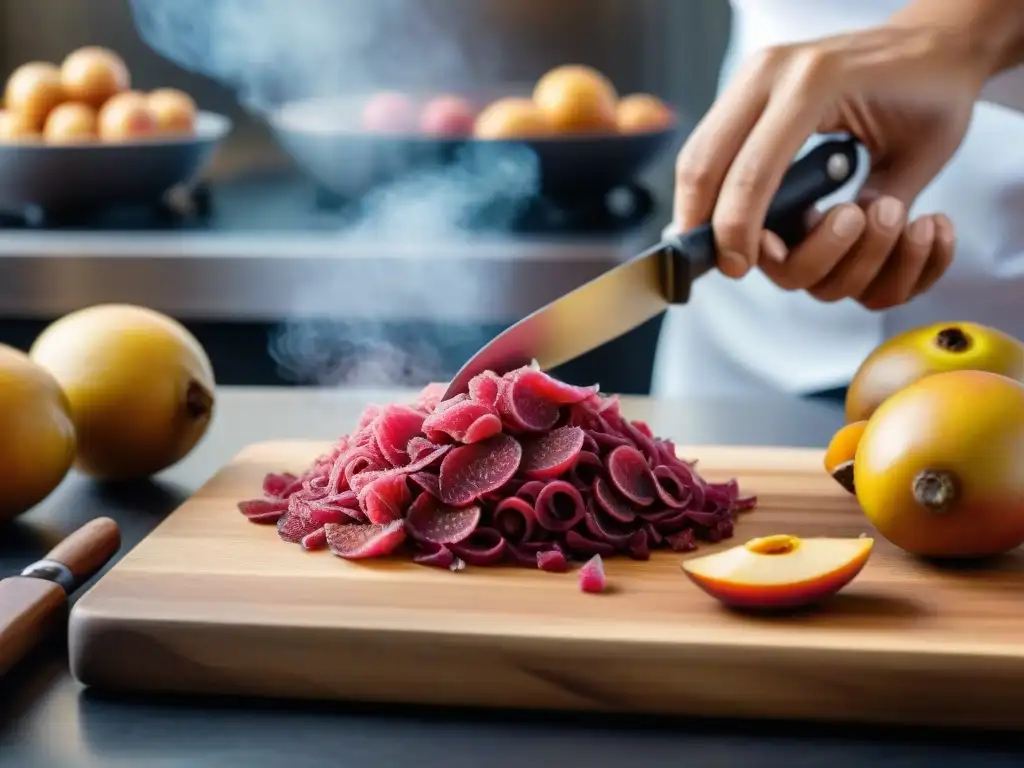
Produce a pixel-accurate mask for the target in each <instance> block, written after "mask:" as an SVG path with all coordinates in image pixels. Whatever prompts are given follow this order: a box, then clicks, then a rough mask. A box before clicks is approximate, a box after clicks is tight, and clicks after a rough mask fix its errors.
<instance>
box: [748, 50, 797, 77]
mask: <svg viewBox="0 0 1024 768" xmlns="http://www.w3.org/2000/svg"><path fill="white" fill-rule="evenodd" d="M791 52H792V47H791V46H788V45H769V46H765V47H764V48H761V49H759V50H757V51H756V52H754V53H753V54H752V55H751V56H750V57H748V58H747V61H746V64H745V66H746V69H747V70H749V71H751V72H757V73H763V74H770V73H773V72H776V71H778V70H779V69H780V68H781V67H783V66H785V63H786V60H787V59H788V58H789V56H790V54H791Z"/></svg>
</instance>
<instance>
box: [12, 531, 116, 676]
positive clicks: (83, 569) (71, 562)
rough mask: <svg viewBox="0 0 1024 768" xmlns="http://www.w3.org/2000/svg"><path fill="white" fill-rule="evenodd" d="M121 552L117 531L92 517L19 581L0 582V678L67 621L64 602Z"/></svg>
mask: <svg viewBox="0 0 1024 768" xmlns="http://www.w3.org/2000/svg"><path fill="white" fill-rule="evenodd" d="M120 546H121V531H120V529H119V528H118V527H117V523H115V522H114V521H113V520H111V519H110V518H109V517H98V518H96V519H95V520H92V521H90V522H88V523H86V524H85V525H83V526H82V527H81V528H79V529H78V530H77V531H75V532H74V533H72V534H71V535H70V536H68V537H67V538H66V539H64V540H63V541H62V542H61V543H60V544H58V545H57V546H56V547H54V548H53V549H52V550H51V551H50V553H49V554H48V555H47V556H46V557H44V558H43V559H42V560H40V561H38V562H36V563H33V564H32V565H30V566H28V567H27V568H25V569H24V570H23V571H22V572H21V574H20V575H18V576H10V577H8V578H6V579H4V580H3V581H0V676H2V675H4V674H5V673H6V672H7V671H8V670H9V669H10V668H11V667H13V666H14V665H15V664H17V663H18V662H19V661H20V660H21V659H22V658H23V657H24V656H26V655H27V654H28V653H29V652H30V651H32V650H33V649H34V648H36V647H37V646H38V645H39V644H40V643H42V642H43V640H44V639H45V638H46V636H47V635H48V634H49V633H50V632H52V631H53V630H55V629H57V627H59V626H60V624H61V623H62V622H63V621H65V620H66V619H67V605H68V596H69V595H70V594H71V593H72V592H74V591H75V590H76V589H78V587H80V586H81V585H82V584H83V583H85V582H86V581H88V580H89V579H90V578H91V577H92V576H93V575H94V574H95V573H96V572H97V571H99V570H100V568H102V567H103V566H104V565H106V563H107V561H108V560H110V558H111V557H113V555H114V553H115V552H117V550H118V548H119V547H120Z"/></svg>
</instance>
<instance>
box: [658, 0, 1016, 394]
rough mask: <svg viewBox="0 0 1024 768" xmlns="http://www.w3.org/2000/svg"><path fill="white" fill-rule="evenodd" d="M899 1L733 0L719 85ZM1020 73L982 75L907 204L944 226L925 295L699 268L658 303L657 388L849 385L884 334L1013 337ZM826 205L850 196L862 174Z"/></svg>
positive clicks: (874, 19)
mask: <svg viewBox="0 0 1024 768" xmlns="http://www.w3.org/2000/svg"><path fill="white" fill-rule="evenodd" d="M903 4H904V3H903V2H902V0H858V1H857V2H850V0H732V6H733V26H732V37H731V42H730V49H729V52H728V54H727V55H726V59H725V63H724V65H723V70H722V82H723V83H724V82H725V81H726V80H727V79H728V78H729V77H730V76H731V74H732V72H733V70H734V68H735V66H736V65H737V64H738V63H739V62H740V61H741V60H743V59H745V58H747V57H748V56H750V55H751V54H752V53H754V52H756V51H757V50H760V49H761V48H764V47H766V46H770V45H775V44H780V43H788V42H794V41H798V40H802V39H813V38H818V37H823V36H827V35H833V34H838V33H842V32H849V31H853V30H855V29H858V28H864V27H869V26H875V25H878V24H880V23H883V22H884V21H885V20H886V19H887V18H888V17H889V16H890V15H892V14H893V13H894V12H896V11H897V10H898V9H899V8H900V7H901V6H902V5H903ZM1017 110H1024V68H1020V69H1014V70H1010V71H1008V72H1005V73H1003V74H1001V75H1000V76H998V77H997V78H995V79H993V80H992V81H991V82H990V83H989V84H988V86H987V87H986V89H985V93H984V100H983V101H980V102H979V103H978V104H977V105H976V108H975V114H974V119H973V122H972V124H971V128H970V130H969V132H968V134H967V137H966V139H965V141H964V143H963V145H962V146H961V148H960V149H959V151H958V152H957V154H956V155H955V156H954V157H953V159H952V160H951V161H950V163H949V164H948V165H947V166H946V168H945V169H944V170H943V171H942V173H941V174H940V175H939V176H938V177H937V178H936V179H935V180H934V181H933V182H932V184H931V185H929V186H928V187H927V188H926V189H925V190H924V192H923V193H922V194H921V195H920V197H919V198H918V199H917V201H916V202H915V204H914V206H913V208H912V209H911V211H910V215H911V217H914V216H917V215H920V214H922V213H945V214H946V215H947V216H949V217H950V219H951V220H952V221H953V223H954V225H955V226H956V230H957V238H958V242H957V251H956V254H955V258H954V262H953V266H952V267H951V268H950V270H949V271H948V272H947V273H946V275H945V276H944V277H943V278H942V279H941V280H940V281H939V282H938V283H937V284H936V285H935V286H934V287H933V288H932V289H931V291H929V292H928V293H927V294H925V295H922V296H919V297H918V298H916V299H914V300H913V301H911V302H910V303H908V304H906V305H904V306H901V307H897V308H894V309H891V310H888V311H886V312H880V313H872V312H868V311H867V310H865V309H863V308H862V307H861V306H860V305H858V304H856V303H855V302H853V301H851V300H846V301H842V302H838V303H833V304H826V303H822V302H818V301H816V300H815V299H814V298H812V297H811V296H809V295H808V294H806V293H804V292H786V291H783V290H782V289H780V288H778V287H777V286H776V285H775V284H774V283H772V282H771V281H769V280H768V278H767V277H765V276H764V274H763V273H761V272H760V271H759V270H757V269H755V270H752V271H751V272H750V273H749V274H748V275H747V276H745V277H744V278H742V279H740V280H734V279H730V278H727V277H725V276H724V275H722V274H720V273H718V272H712V273H709V274H707V275H705V276H704V277H702V278H701V279H700V280H699V281H698V282H697V283H696V284H695V285H694V288H693V295H692V298H691V301H690V303H689V304H687V305H685V306H682V307H673V308H672V309H670V310H669V312H668V314H667V316H666V318H665V323H664V326H663V330H662V333H661V339H660V342H659V345H658V352H657V355H656V359H655V369H654V380H653V393H654V394H656V395H660V396H679V395H687V396H688V395H704V396H723V397H732V396H751V395H757V394H766V393H771V392H773V391H775V392H778V391H782V392H789V393H794V394H809V393H813V392H817V391H822V390H827V389H831V388H834V387H842V386H845V385H846V384H848V383H849V381H850V379H851V378H852V376H853V374H854V372H855V371H856V368H857V366H858V365H859V364H860V362H861V361H862V360H863V359H864V358H865V357H866V356H867V355H868V353H869V352H871V350H872V349H873V348H874V347H875V346H877V345H878V344H879V343H881V342H882V341H883V340H884V339H885V338H888V337H890V336H892V335H894V334H896V333H899V332H901V331H904V330H906V329H909V328H913V327H916V326H919V325H924V324H927V323H932V322H943V321H955V320H969V321H974V322H979V323H984V324H987V325H991V326H995V327H997V328H1000V329H1002V330H1003V331H1006V332H1007V333H1010V334H1013V335H1015V336H1017V337H1018V338H1024V114H1022V113H1021V112H1018V111H1017ZM866 171H867V169H866V168H862V170H861V172H860V173H859V176H858V178H857V179H855V181H854V182H852V183H851V184H850V185H848V187H847V188H844V190H842V191H841V192H839V193H837V194H836V195H834V196H832V197H831V198H830V199H829V200H827V201H825V203H826V204H829V205H831V204H834V203H836V202H839V201H840V200H844V199H849V198H850V197H852V195H853V194H854V191H855V190H856V188H857V187H859V185H860V184H861V183H862V181H863V178H864V176H865V175H866Z"/></svg>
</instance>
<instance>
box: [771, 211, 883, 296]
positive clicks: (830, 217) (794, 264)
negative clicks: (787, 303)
mask: <svg viewBox="0 0 1024 768" xmlns="http://www.w3.org/2000/svg"><path fill="white" fill-rule="evenodd" d="M866 222H867V217H866V216H865V215H864V211H862V210H861V209H860V208H859V207H858V206H856V205H854V204H853V203H843V204H841V205H837V206H836V207H835V208H833V209H832V210H830V211H829V212H828V213H826V214H825V217H824V218H823V219H822V220H821V222H820V223H819V224H818V226H817V227H815V228H814V229H813V230H812V231H811V232H810V233H809V234H808V235H807V237H805V238H804V239H803V240H802V241H801V242H800V243H799V244H798V245H797V246H796V247H795V248H793V250H792V251H790V253H789V255H788V256H786V258H785V260H784V261H782V262H781V263H780V262H778V261H769V260H767V259H765V260H762V261H761V262H760V265H759V266H760V268H761V271H762V272H764V273H765V275H767V276H768V278H769V279H770V280H771V281H772V282H773V283H775V284H776V285H778V286H779V287H780V288H782V289H784V290H787V291H798V290H803V289H806V288H810V287H811V286H813V285H815V284H817V283H818V282H820V281H821V280H822V278H824V277H825V275H827V274H828V273H829V272H831V271H832V269H833V268H834V267H835V265H836V264H837V263H838V262H839V261H840V260H841V259H842V258H843V257H844V256H845V255H846V253H847V252H848V251H849V250H850V248H852V247H854V246H855V245H856V244H857V241H858V240H859V239H860V236H861V234H862V233H863V232H864V227H865V225H866Z"/></svg>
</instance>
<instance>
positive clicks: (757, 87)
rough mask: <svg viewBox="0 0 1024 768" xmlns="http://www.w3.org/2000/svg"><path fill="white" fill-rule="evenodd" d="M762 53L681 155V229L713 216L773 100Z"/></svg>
mask: <svg viewBox="0 0 1024 768" xmlns="http://www.w3.org/2000/svg"><path fill="white" fill-rule="evenodd" d="M762 58H763V56H755V57H753V58H752V59H750V60H749V61H747V62H745V63H744V65H743V66H741V67H740V69H739V71H738V72H737V73H736V75H735V76H734V77H733V79H732V81H731V82H730V83H729V85H728V86H726V88H725V89H724V90H723V91H722V94H721V95H720V96H719V97H718V98H717V99H716V100H715V103H714V104H713V105H712V106H711V108H710V109H709V110H708V112H707V114H706V115H704V117H703V119H701V121H700V122H699V123H698V124H697V127H696V128H694V130H693V132H692V133H691V134H690V136H689V138H687V140H686V143H685V144H684V145H683V148H682V150H681V151H680V152H679V156H678V157H677V158H676V177H675V187H676V189H675V205H674V210H673V216H674V222H675V225H676V227H678V228H679V230H680V231H686V230H687V229H692V228H693V227H697V226H700V225H701V224H705V223H707V222H708V221H710V220H711V213H712V211H713V210H714V208H715V201H716V200H717V199H718V190H719V189H720V188H721V186H722V181H723V180H724V179H725V174H726V173H727V172H728V170H729V165H730V164H731V163H732V159H733V158H734V157H735V156H736V153H737V152H738V151H739V149H740V147H742V146H743V142H744V141H745V140H746V138H747V134H749V133H750V129H751V128H753V127H754V125H755V124H756V123H757V119H758V118H759V117H760V116H761V112H762V111H763V110H764V106H765V104H767V103H768V94H769V91H770V72H769V71H768V69H767V68H766V67H765V66H762V61H761V59H762Z"/></svg>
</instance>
